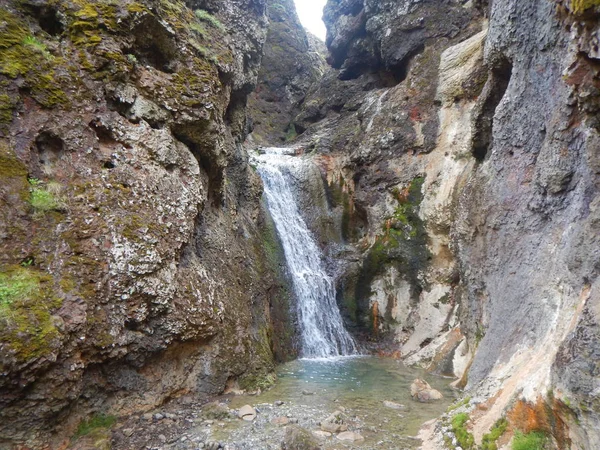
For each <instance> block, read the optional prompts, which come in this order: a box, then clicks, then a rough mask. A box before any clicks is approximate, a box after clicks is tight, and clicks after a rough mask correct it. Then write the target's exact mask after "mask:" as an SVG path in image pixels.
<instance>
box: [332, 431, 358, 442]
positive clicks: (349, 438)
mask: <svg viewBox="0 0 600 450" xmlns="http://www.w3.org/2000/svg"><path fill="white" fill-rule="evenodd" d="M336 439H338V440H340V441H345V442H362V441H364V440H365V438H364V437H362V436H361V435H360V434H358V433H355V432H354V431H344V432H343V433H340V434H338V435H337V436H336Z"/></svg>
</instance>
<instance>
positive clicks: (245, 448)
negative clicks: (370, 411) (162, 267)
mask: <svg viewBox="0 0 600 450" xmlns="http://www.w3.org/2000/svg"><path fill="white" fill-rule="evenodd" d="M307 394H309V393H307ZM311 394H312V393H311ZM230 401H231V398H230V397H221V398H219V399H217V400H215V401H213V402H211V403H208V404H204V405H202V404H200V403H199V402H198V401H197V400H195V399H192V398H189V397H184V398H182V399H180V400H178V401H176V402H172V403H171V404H169V405H167V406H165V407H164V408H161V409H158V410H156V411H154V412H149V413H146V414H143V415H136V416H132V417H131V418H130V419H128V420H126V421H124V422H122V423H119V424H117V426H116V428H115V431H114V432H113V439H114V440H113V447H112V448H113V449H115V450H125V449H132V448H135V449H147V450H163V449H164V450H166V449H173V450H196V449H209V450H216V449H221V448H222V449H225V450H234V449H235V450H256V449H280V448H296V447H293V446H290V445H291V443H292V442H294V441H295V440H297V439H298V435H301V436H302V435H304V436H303V439H304V440H308V441H310V442H314V445H317V446H319V448H327V449H342V448H361V449H365V450H369V449H376V448H377V449H412V448H416V447H417V444H418V443H419V441H418V439H417V438H415V437H411V436H406V435H403V433H402V430H396V431H395V432H394V431H392V430H390V429H388V427H387V426H386V425H387V424H386V423H385V422H381V423H380V424H379V425H380V426H379V427H372V426H366V425H365V422H364V420H363V419H362V418H361V417H360V416H357V415H356V413H355V412H354V411H353V410H351V409H347V408H345V407H344V406H343V405H339V406H338V408H337V409H336V410H332V411H323V410H320V409H319V408H316V407H314V406H309V405H306V404H302V403H297V402H283V401H276V402H274V403H256V404H254V405H253V406H251V409H252V410H253V411H255V415H246V416H244V418H241V417H239V416H240V415H241V414H240V411H241V408H238V409H232V408H230V407H229V406H230ZM395 405H397V406H395ZM382 407H385V406H383V405H382ZM387 407H388V408H397V409H398V414H399V415H401V414H402V412H401V410H403V409H405V408H404V407H403V405H398V404H393V403H391V406H387ZM325 430H329V431H325ZM365 438H366V439H368V442H367V443H365ZM302 448H306V449H309V448H312V447H310V446H308V447H302Z"/></svg>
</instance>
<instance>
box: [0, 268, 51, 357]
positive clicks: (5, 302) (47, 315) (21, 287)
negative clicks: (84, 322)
mask: <svg viewBox="0 0 600 450" xmlns="http://www.w3.org/2000/svg"><path fill="white" fill-rule="evenodd" d="M51 282H52V278H51V277H50V276H49V275H48V274H46V273H45V272H42V271H39V270H36V269H34V268H31V267H21V266H8V267H3V268H0V323H2V326H1V327H0V340H2V342H4V343H6V346H7V348H8V349H9V350H10V351H12V352H13V353H14V354H15V355H16V356H17V358H18V359H19V360H20V361H28V360H30V359H33V358H37V357H40V356H43V355H45V354H47V353H49V352H50V351H51V350H52V348H53V347H54V345H55V344H56V341H57V339H58V338H59V337H60V334H59V332H58V329H57V328H56V326H55V323H54V320H53V318H52V315H51V311H52V310H54V309H56V308H58V307H60V305H61V304H62V300H61V299H59V298H58V297H56V296H54V294H53V289H52V286H51Z"/></svg>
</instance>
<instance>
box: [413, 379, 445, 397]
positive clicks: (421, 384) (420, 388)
mask: <svg viewBox="0 0 600 450" xmlns="http://www.w3.org/2000/svg"><path fill="white" fill-rule="evenodd" d="M410 395H411V396H412V398H413V399H415V400H417V401H419V402H421V403H428V402H431V401H435V400H440V399H442V398H444V396H443V395H442V393H441V392H440V391H438V390H436V389H434V388H432V387H431V386H430V385H429V383H427V382H426V381H423V380H420V379H418V378H417V379H416V380H415V381H413V383H412V385H411V386H410Z"/></svg>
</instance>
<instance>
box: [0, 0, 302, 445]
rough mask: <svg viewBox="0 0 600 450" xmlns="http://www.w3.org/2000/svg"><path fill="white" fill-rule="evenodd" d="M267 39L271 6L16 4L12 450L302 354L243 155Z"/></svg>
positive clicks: (1, 202) (7, 74) (54, 441)
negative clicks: (249, 101) (249, 102)
mask: <svg viewBox="0 0 600 450" xmlns="http://www.w3.org/2000/svg"><path fill="white" fill-rule="evenodd" d="M266 27H267V18H266V4H265V2H264V1H260V0H259V1H256V0H247V1H245V0H239V1H230V2H220V1H219V2H211V1H207V2H204V1H189V2H186V3H184V2H181V1H141V2H133V1H125V2H118V3H110V4H109V3H107V2H100V1H92V0H89V1H88V0H77V1H75V0H73V1H70V0H64V1H57V2H51V3H48V2H42V1H37V0H27V1H9V2H3V6H2V9H1V11H0V29H1V32H0V85H1V86H2V89H1V91H2V95H0V102H1V108H2V114H1V115H0V129H1V132H0V133H1V140H0V177H1V178H2V182H1V187H0V209H1V210H2V217H1V218H0V269H1V274H0V296H1V297H0V321H1V326H0V341H1V345H0V360H1V363H0V372H1V377H0V447H2V448H5V447H6V446H7V445H9V443H12V442H22V443H26V445H27V446H29V447H32V448H37V447H36V446H37V445H41V444H42V443H45V444H46V445H50V447H51V448H59V447H60V442H61V438H62V437H64V436H69V435H71V434H72V432H73V431H74V429H75V428H76V426H77V422H78V421H79V419H80V418H81V417H86V416H89V415H93V414H97V413H100V412H102V413H107V414H117V415H118V414H125V415H127V414H130V413H133V412H135V411H139V410H144V409H147V408H150V407H152V406H155V405H157V404H161V403H162V402H164V401H165V400H167V399H169V398H170V397H173V396H176V395H181V394H183V393H186V392H193V393H199V394H204V395H211V394H216V393H219V392H221V391H222V390H223V389H224V387H225V385H226V384H227V383H228V382H229V384H230V385H234V384H235V383H236V382H237V383H238V384H239V386H240V387H241V388H244V389H256V388H259V387H261V386H264V385H266V384H267V383H268V381H269V378H267V377H266V375H267V374H268V373H269V371H270V370H272V364H273V351H275V353H276V354H277V355H279V356H280V357H283V358H285V357H287V358H289V357H290V356H292V355H293V349H291V339H292V335H293V329H291V328H287V329H286V324H287V323H288V322H287V320H288V311H289V305H288V304H287V298H288V297H287V294H286V289H287V288H286V287H285V286H284V284H283V279H281V278H278V276H277V275H276V274H277V272H278V269H279V267H280V266H281V261H280V259H279V253H278V245H277V238H276V235H275V234H274V230H273V228H272V225H270V224H269V221H268V219H267V218H266V216H265V214H264V211H263V209H262V206H261V203H260V196H261V192H262V186H261V182H260V179H259V177H258V175H257V174H256V173H255V172H254V170H253V169H252V168H251V167H250V166H249V165H248V159H247V155H246V152H245V150H244V149H243V148H242V147H241V145H240V142H241V141H243V140H244V138H245V133H246V129H247V127H246V116H245V104H246V97H247V95H248V94H249V93H250V92H251V91H252V90H253V88H254V85H255V82H256V78H257V75H258V72H259V68H260V57H261V52H262V45H263V42H264V40H265V38H266ZM271 314H273V317H277V318H278V324H277V327H279V328H278V335H279V336H278V338H277V340H276V341H272V340H271V339H272V330H273V328H272V324H271ZM57 425H58V426H57Z"/></svg>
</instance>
